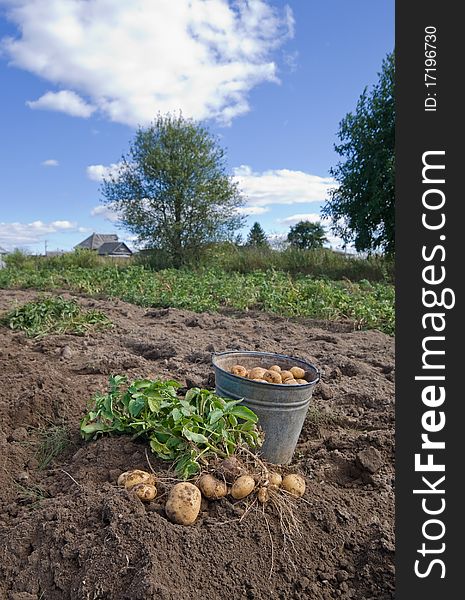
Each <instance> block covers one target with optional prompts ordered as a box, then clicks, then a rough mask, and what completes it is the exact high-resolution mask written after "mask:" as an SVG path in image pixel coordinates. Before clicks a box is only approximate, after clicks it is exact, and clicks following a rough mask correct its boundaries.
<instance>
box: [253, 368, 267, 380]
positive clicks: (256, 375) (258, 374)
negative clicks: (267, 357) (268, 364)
mask: <svg viewBox="0 0 465 600" xmlns="http://www.w3.org/2000/svg"><path fill="white" fill-rule="evenodd" d="M265 372H266V369H263V368H262V367H254V368H253V369H250V371H249V379H262V378H263V374H264V373H265Z"/></svg>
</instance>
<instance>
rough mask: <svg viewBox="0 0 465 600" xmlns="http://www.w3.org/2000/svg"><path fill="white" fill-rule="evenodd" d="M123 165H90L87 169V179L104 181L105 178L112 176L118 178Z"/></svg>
mask: <svg viewBox="0 0 465 600" xmlns="http://www.w3.org/2000/svg"><path fill="white" fill-rule="evenodd" d="M121 166H122V163H112V164H111V165H108V166H105V165H89V166H88V167H87V169H86V173H87V177H88V178H89V179H92V181H103V180H104V178H107V177H109V176H110V175H112V176H113V177H116V176H117V175H118V173H119V171H120V169H121Z"/></svg>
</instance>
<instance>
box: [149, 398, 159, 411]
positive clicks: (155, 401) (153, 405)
mask: <svg viewBox="0 0 465 600" xmlns="http://www.w3.org/2000/svg"><path fill="white" fill-rule="evenodd" d="M147 404H148V407H149V409H150V410H151V411H152V412H153V413H158V411H159V410H160V408H161V404H162V399H161V398H160V396H152V397H150V396H149V397H148V398H147Z"/></svg>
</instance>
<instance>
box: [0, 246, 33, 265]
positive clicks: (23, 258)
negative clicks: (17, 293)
mask: <svg viewBox="0 0 465 600" xmlns="http://www.w3.org/2000/svg"><path fill="white" fill-rule="evenodd" d="M3 260H4V262H5V265H6V266H7V268H9V269H34V268H35V266H36V263H35V259H34V257H33V256H31V255H30V254H28V253H27V252H25V251H24V250H20V249H19V248H15V249H14V250H13V252H10V253H9V254H6V255H5V257H4V259H3Z"/></svg>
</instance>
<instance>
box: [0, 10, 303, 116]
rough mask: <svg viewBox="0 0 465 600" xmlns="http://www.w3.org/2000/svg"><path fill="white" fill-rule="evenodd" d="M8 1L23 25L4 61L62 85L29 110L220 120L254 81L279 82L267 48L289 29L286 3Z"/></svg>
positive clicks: (6, 45) (240, 105) (242, 104)
mask: <svg viewBox="0 0 465 600" xmlns="http://www.w3.org/2000/svg"><path fill="white" fill-rule="evenodd" d="M7 6H8V7H9V9H8V11H7V17H8V18H9V19H10V21H12V22H14V23H15V24H16V25H17V27H18V30H19V31H20V34H19V35H18V37H16V38H13V37H8V38H5V39H4V40H3V43H2V48H3V50H4V51H5V52H6V54H7V55H8V56H9V58H10V63H11V64H12V65H14V66H16V67H19V68H22V69H25V70H27V71H29V72H31V73H34V74H35V75H38V76H40V77H41V78H42V79H45V80H47V81H49V82H51V83H52V84H54V85H57V86H59V87H61V88H65V89H64V90H63V91H61V92H57V93H55V92H48V93H47V94H45V96H42V98H40V99H39V100H37V101H35V102H32V103H30V104H29V105H30V106H31V107H34V108H39V107H42V108H45V107H46V108H53V109H55V110H64V111H65V112H69V113H70V114H75V115H76V116H89V115H90V114H92V112H93V111H94V110H95V109H96V108H97V109H98V110H99V111H100V112H101V113H103V114H104V115H105V116H106V117H108V118H109V119H110V120H112V121H116V122H119V123H125V124H128V125H130V126H136V125H139V124H140V125H145V124H147V123H149V122H150V121H152V120H153V118H154V117H155V115H156V114H157V113H158V112H161V113H165V112H168V111H171V112H173V111H178V110H182V112H183V114H185V115H187V116H190V117H193V118H195V119H205V118H214V119H217V120H218V121H222V122H225V123H229V122H230V121H231V120H232V119H233V118H234V117H236V116H238V115H241V114H244V113H246V112H247V111H248V110H249V104H248V95H249V92H250V90H251V89H252V88H254V87H255V86H256V85H258V84H260V83H263V82H278V78H277V66H276V64H275V62H274V60H273V51H275V50H276V49H277V48H278V47H279V46H281V45H282V44H283V43H284V42H285V40H286V39H288V38H289V37H292V35H293V29H294V18H293V15H292V11H291V9H290V8H289V7H288V6H285V7H284V8H283V9H278V8H276V7H275V6H273V3H272V2H271V1H270V0H249V1H248V2H246V1H240V2H236V1H233V0H176V2H173V1H172V0H126V1H125V2H114V1H113V0H92V2H89V1H88V2H82V1H81V0H48V1H47V2H44V1H43V0H8V2H7ZM73 93H74V96H71V94H73ZM78 94H79V95H78ZM83 98H85V99H86V100H84V99H83ZM73 111H74V112H73Z"/></svg>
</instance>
